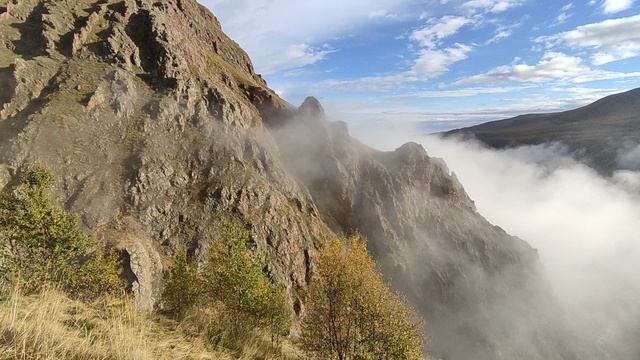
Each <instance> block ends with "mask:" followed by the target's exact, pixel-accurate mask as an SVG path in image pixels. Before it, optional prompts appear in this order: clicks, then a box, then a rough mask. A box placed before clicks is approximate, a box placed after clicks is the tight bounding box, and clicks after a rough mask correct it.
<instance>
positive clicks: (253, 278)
mask: <svg viewBox="0 0 640 360" xmlns="http://www.w3.org/2000/svg"><path fill="white" fill-rule="evenodd" d="M248 238H249V233H248V231H247V230H246V229H244V228H243V227H242V226H241V225H239V224H237V223H229V224H227V225H226V226H224V228H223V240H222V241H219V242H217V243H216V244H215V245H214V246H213V248H212V249H211V250H210V252H209V258H208V261H207V265H206V266H205V268H204V271H203V281H204V287H205V289H206V290H205V291H206V292H207V294H208V296H209V297H210V298H212V299H215V300H217V301H220V302H221V303H223V304H224V305H225V306H226V307H227V308H228V309H229V310H230V311H232V312H235V313H237V314H239V315H244V316H246V317H247V319H249V321H252V322H254V323H255V325H256V326H258V327H263V328H269V329H271V331H272V332H273V333H275V334H287V333H288V332H289V327H290V326H291V315H290V311H289V307H288V306H287V302H286V296H285V295H284V291H283V290H282V289H281V288H280V287H279V286H277V285H275V284H273V283H271V282H270V281H269V279H268V278H267V277H266V276H265V274H264V273H263V272H262V269H261V267H260V266H259V265H258V263H257V262H256V261H255V260H254V259H252V258H251V257H250V256H249V255H248V252H247V244H246V242H247V239H248Z"/></svg>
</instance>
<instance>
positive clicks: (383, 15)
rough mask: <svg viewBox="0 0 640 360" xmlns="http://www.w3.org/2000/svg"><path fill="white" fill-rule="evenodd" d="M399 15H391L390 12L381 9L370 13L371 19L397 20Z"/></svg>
mask: <svg viewBox="0 0 640 360" xmlns="http://www.w3.org/2000/svg"><path fill="white" fill-rule="evenodd" d="M397 17H398V15H396V14H393V13H390V12H389V10H386V9H380V10H374V11H372V12H370V13H369V18H370V19H395V18H397Z"/></svg>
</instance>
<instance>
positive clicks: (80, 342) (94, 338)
mask: <svg viewBox="0 0 640 360" xmlns="http://www.w3.org/2000/svg"><path fill="white" fill-rule="evenodd" d="M164 322H165V324H163V321H159V320H158V319H153V318H152V316H150V315H146V314H143V313H140V312H138V311H136V310H135V308H134V307H133V306H132V305H131V303H130V302H129V301H127V300H102V301H99V302H96V303H94V304H92V305H91V306H88V305H85V304H83V303H80V302H77V301H73V300H70V299H69V298H67V297H65V296H64V295H62V294H61V293H60V292H58V291H55V290H47V291H44V292H43V293H42V294H40V295H37V296H29V297H25V296H21V295H19V294H18V293H17V292H13V293H12V294H10V295H9V296H6V297H4V298H2V299H0V359H1V360H9V359H24V360H31V359H34V360H35V359H38V360H40V359H42V360H58V359H77V360H89V359H91V360H93V359H105V360H106V359H109V360H111V359H113V360H134V359H135V360H147V359H149V360H151V359H232V357H231V356H229V355H227V354H224V353H222V352H213V351H210V350H208V349H207V348H206V346H205V345H204V344H203V343H202V342H201V341H200V340H199V339H198V338H189V337H187V336H186V335H184V334H182V333H181V332H180V331H176V330H175V329H172V327H171V325H170V322H168V321H164Z"/></svg>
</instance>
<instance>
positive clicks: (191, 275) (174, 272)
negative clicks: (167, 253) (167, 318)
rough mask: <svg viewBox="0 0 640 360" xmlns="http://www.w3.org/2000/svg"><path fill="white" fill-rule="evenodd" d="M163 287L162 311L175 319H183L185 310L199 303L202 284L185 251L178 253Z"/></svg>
mask: <svg viewBox="0 0 640 360" xmlns="http://www.w3.org/2000/svg"><path fill="white" fill-rule="evenodd" d="M163 285H164V286H163V292H162V309H163V310H164V311H165V312H167V313H168V314H169V315H171V316H173V317H175V318H178V319H181V318H183V317H184V315H185V313H186V312H187V310H189V309H190V308H191V307H193V306H194V305H196V304H197V303H198V301H200V297H201V296H202V282H201V280H200V278H199V277H198V270H197V268H196V267H195V266H193V265H191V264H190V263H189V261H188V259H187V253H186V251H184V250H181V251H179V252H178V254H177V255H176V257H175V261H174V263H173V266H172V267H171V269H170V270H169V273H168V274H167V276H166V277H165V279H164V284H163Z"/></svg>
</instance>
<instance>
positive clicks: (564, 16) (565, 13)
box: [553, 3, 573, 26]
mask: <svg viewBox="0 0 640 360" xmlns="http://www.w3.org/2000/svg"><path fill="white" fill-rule="evenodd" d="M571 9H573V3H569V4H567V5H565V6H563V7H562V9H561V10H560V15H558V16H556V20H555V22H554V24H553V25H554V26H556V25H560V24H564V23H565V22H567V20H569V18H571V17H572V16H573V14H572V13H570V12H569V11H571Z"/></svg>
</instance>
